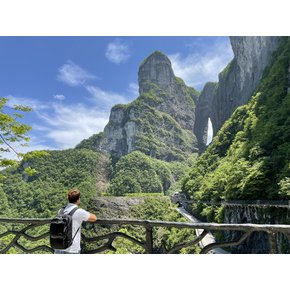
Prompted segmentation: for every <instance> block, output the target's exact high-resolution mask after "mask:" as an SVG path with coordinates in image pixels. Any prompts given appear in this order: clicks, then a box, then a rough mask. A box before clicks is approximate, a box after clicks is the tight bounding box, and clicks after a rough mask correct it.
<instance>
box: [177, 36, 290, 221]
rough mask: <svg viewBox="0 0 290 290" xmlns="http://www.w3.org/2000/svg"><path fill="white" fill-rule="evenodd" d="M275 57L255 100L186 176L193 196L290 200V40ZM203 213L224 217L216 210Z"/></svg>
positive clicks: (238, 111) (233, 118)
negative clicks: (289, 70)
mask: <svg viewBox="0 0 290 290" xmlns="http://www.w3.org/2000/svg"><path fill="white" fill-rule="evenodd" d="M274 60H275V61H274V63H273V64H272V65H271V67H268V68H267V69H266V71H265V72H264V77H263V79H262V81H261V83H260V85H259V87H258V89H257V90H256V93H255V95H254V96H253V97H252V98H251V100H250V101H249V103H248V104H246V105H244V106H241V107H239V108H237V109H236V111H235V112H234V113H233V115H232V116H231V118H230V119H229V120H227V121H226V122H225V124H224V125H223V127H222V129H221V130H220V131H219V132H218V134H217V135H216V136H215V137H214V139H213V141H212V143H211V144H210V146H209V147H208V148H207V150H206V151H205V153H204V154H203V155H202V156H201V157H200V158H199V159H198V161H197V162H196V164H195V165H194V166H193V167H192V169H191V172H190V174H189V175H188V176H186V177H185V178H184V180H183V185H182V188H183V191H184V192H187V193H188V194H189V195H190V197H191V198H194V199H197V200H211V201H221V200H233V199H288V198H289V192H290V178H289V176H290V175H289V174H290V129H289V128H290V93H289V74H288V69H289V61H290V41H289V38H285V40H284V43H283V44H282V45H281V47H280V49H279V50H278V51H277V52H276V55H275V57H274ZM201 210H202V209H200V211H201ZM203 213H204V215H205V216H207V217H211V218H213V217H214V214H216V215H218V211H216V212H215V211H214V209H213V208H212V209H210V208H208V209H206V210H205V209H204V210H203Z"/></svg>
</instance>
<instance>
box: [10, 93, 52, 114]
mask: <svg viewBox="0 0 290 290" xmlns="http://www.w3.org/2000/svg"><path fill="white" fill-rule="evenodd" d="M5 98H7V99H8V103H7V105H8V106H9V107H12V106H14V105H25V106H28V107H30V108H32V110H33V111H35V110H43V109H47V108H48V105H46V104H44V103H42V102H40V101H38V100H35V99H30V98H22V97H15V96H12V95H8V96H5Z"/></svg>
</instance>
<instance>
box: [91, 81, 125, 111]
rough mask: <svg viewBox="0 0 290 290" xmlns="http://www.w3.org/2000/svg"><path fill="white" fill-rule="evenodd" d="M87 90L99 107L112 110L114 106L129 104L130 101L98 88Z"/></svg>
mask: <svg viewBox="0 0 290 290" xmlns="http://www.w3.org/2000/svg"><path fill="white" fill-rule="evenodd" d="M86 89H87V91H88V92H89V93H90V94H91V95H92V97H93V98H94V101H95V102H96V103H97V105H98V106H99V107H102V108H106V109H110V108H111V107H112V106H113V105H116V104H126V103H128V99H127V98H126V97H124V96H123V95H120V94H118V93H115V92H109V91H104V90H102V89H100V88H99V87H96V86H86Z"/></svg>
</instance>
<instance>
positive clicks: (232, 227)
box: [0, 218, 290, 253]
mask: <svg viewBox="0 0 290 290" xmlns="http://www.w3.org/2000/svg"><path fill="white" fill-rule="evenodd" d="M50 221H51V219H49V218H46V219H45V218H44V219H30V218H0V224H5V225H7V227H8V228H7V230H6V232H2V233H0V245H1V239H3V238H5V237H7V236H9V235H14V237H13V239H12V241H10V242H9V243H8V245H5V246H4V248H2V249H1V248H0V253H7V252H8V251H9V249H11V248H12V247H16V248H18V249H21V251H23V252H25V253H31V252H36V251H39V250H43V251H47V252H53V249H51V248H50V247H49V245H48V243H47V244H46V245H38V246H37V247H35V248H32V249H28V248H26V247H25V246H24V245H22V244H21V243H20V242H19V239H20V238H24V239H26V240H30V241H38V240H41V239H44V238H48V236H49V232H48V231H46V232H45V233H41V234H40V235H38V236H33V235H32V234H31V233H27V231H28V230H31V229H35V228H36V227H40V226H44V225H48V224H49V223H50ZM19 224H20V225H23V224H24V226H23V227H22V228H21V229H15V227H13V226H10V227H13V229H9V226H8V225H18V227H19V226H20V225H19ZM85 224H92V225H93V227H95V225H99V226H100V225H101V226H104V225H105V226H113V225H118V226H126V225H131V226H142V227H143V228H144V229H145V239H144V240H138V239H136V238H134V237H131V236H129V235H127V234H125V233H122V232H119V231H117V232H110V233H108V234H104V235H100V236H98V235H97V236H90V237H87V236H85V235H84V234H82V238H83V241H84V242H87V243H90V244H94V243H95V242H98V241H104V240H106V241H107V242H106V243H105V244H104V245H101V246H99V247H97V248H95V249H92V250H87V251H84V253H99V252H103V251H105V250H113V251H114V250H116V249H115V248H114V246H113V242H114V241H115V240H116V238H118V237H122V238H125V239H128V240H130V241H131V242H133V243H135V244H137V245H139V246H140V247H142V248H143V249H144V251H145V253H156V252H157V251H156V249H154V246H153V229H154V228H158V227H163V228H172V227H174V228H179V229H184V228H187V229H192V230H195V229H203V230H204V233H203V235H202V237H198V238H195V239H193V240H191V241H183V242H182V243H181V244H178V245H174V246H173V247H172V249H163V253H175V252H177V251H178V250H180V249H181V248H185V247H188V246H191V245H197V244H198V242H200V240H201V239H202V238H203V237H204V236H205V234H206V233H207V232H208V231H239V232H243V233H244V234H243V235H242V237H241V238H240V239H238V240H237V241H224V242H218V243H212V244H209V245H208V246H207V247H205V248H203V250H202V251H201V253H208V252H209V251H210V250H212V249H215V248H219V247H221V246H233V245H240V244H241V243H242V242H243V241H244V240H245V239H247V238H248V237H249V236H250V235H251V234H252V233H253V232H265V233H266V234H268V237H269V252H270V253H277V234H284V235H285V236H286V237H288V236H290V225H282V224H250V223H249V224H218V223H183V222H169V221H158V220H154V221H153V220H135V219H98V220H97V221H95V222H86V223H85ZM95 232H97V231H94V233H95Z"/></svg>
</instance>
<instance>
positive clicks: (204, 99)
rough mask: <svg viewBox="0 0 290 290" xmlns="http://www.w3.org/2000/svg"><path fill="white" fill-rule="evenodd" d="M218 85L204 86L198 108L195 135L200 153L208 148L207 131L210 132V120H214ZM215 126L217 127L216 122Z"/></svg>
mask: <svg viewBox="0 0 290 290" xmlns="http://www.w3.org/2000/svg"><path fill="white" fill-rule="evenodd" d="M217 88H218V83H212V82H209V83H206V85H205V86H204V88H203V90H202V92H201V94H200V97H199V100H200V101H199V102H198V103H197V108H196V115H195V116H196V119H195V125H194V133H195V135H196V138H197V140H198V148H199V151H200V152H203V151H204V150H205V148H206V141H207V131H208V118H209V117H211V119H212V118H213V115H214V114H213V111H212V103H213V99H214V97H215V96H216V94H217ZM213 125H216V122H214V124H213Z"/></svg>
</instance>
